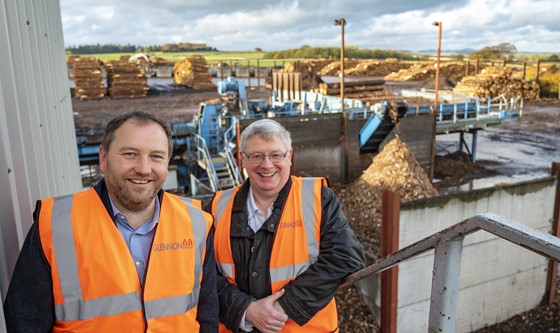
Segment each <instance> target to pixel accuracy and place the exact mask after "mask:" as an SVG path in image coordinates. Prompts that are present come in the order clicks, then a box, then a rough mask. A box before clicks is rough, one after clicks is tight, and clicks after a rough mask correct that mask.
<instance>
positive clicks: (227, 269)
mask: <svg viewBox="0 0 560 333" xmlns="http://www.w3.org/2000/svg"><path fill="white" fill-rule="evenodd" d="M317 179H321V180H322V179H323V178H303V182H302V188H301V207H302V209H301V210H302V217H303V223H304V227H305V235H306V241H307V248H308V253H309V254H308V255H309V258H308V259H309V260H308V261H307V262H306V263H301V264H294V265H289V266H284V267H279V268H271V269H270V278H271V282H278V281H284V280H287V279H290V278H296V277H297V276H298V275H299V274H301V273H302V272H303V271H305V270H306V269H307V268H309V266H310V265H311V264H312V263H314V262H316V261H317V257H318V256H319V243H318V241H317V239H318V237H317V234H316V233H315V230H316V229H315V209H316V208H320V207H315V200H314V196H315V190H314V186H315V181H316V180H317ZM238 190H239V187H237V188H232V189H228V190H225V191H222V192H220V195H219V197H218V202H217V205H216V212H215V214H216V219H215V223H216V227H217V226H218V224H219V223H220V221H221V220H222V217H223V216H224V214H225V209H226V207H227V206H228V204H229V203H230V201H232V200H233V198H234V197H233V195H234V194H235V193H237V191H238ZM319 195H320V194H319ZM218 267H219V268H220V271H221V272H222V274H223V275H224V276H225V277H227V278H229V279H230V280H234V276H233V275H234V274H233V264H228V263H224V262H221V261H218Z"/></svg>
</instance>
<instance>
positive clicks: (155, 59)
mask: <svg viewBox="0 0 560 333" xmlns="http://www.w3.org/2000/svg"><path fill="white" fill-rule="evenodd" d="M150 62H151V63H152V65H153V66H169V61H167V60H165V59H164V58H160V57H156V56H152V57H151V58H150Z"/></svg>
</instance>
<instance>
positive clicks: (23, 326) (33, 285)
mask: <svg viewBox="0 0 560 333" xmlns="http://www.w3.org/2000/svg"><path fill="white" fill-rule="evenodd" d="M95 190H96V191H97V193H98V194H99V196H100V197H101V200H102V201H103V204H104V205H105V208H106V209H107V211H108V212H109V214H110V216H113V210H112V208H111V203H110V201H109V194H108V191H107V188H106V186H105V182H104V181H103V180H102V181H100V182H99V183H98V184H97V185H96V186H95ZM158 195H159V198H160V199H161V197H162V195H163V191H160V193H159V194H158ZM40 210H41V202H40V201H38V202H37V207H36V208H35V212H34V213H33V219H34V223H33V225H32V226H31V229H30V230H29V232H28V234H27V237H26V239H25V242H24V244H23V247H22V249H21V252H20V254H19V257H18V260H17V263H16V266H15V269H14V273H13V275H12V279H11V282H10V286H9V288H8V293H7V295H6V300H5V302H4V312H5V317H6V327H7V329H8V332H18V333H20V332H33V333H38V332H50V331H51V329H52V327H53V325H54V320H55V318H54V303H53V290H52V289H53V287H52V277H51V268H50V266H49V264H48V262H47V259H46V258H45V256H44V254H43V249H42V247H41V239H40V238H39V232H38V231H39V228H38V225H37V219H38V216H39V212H40ZM115 228H116V225H115ZM213 243H214V233H213V230H211V231H210V233H209V235H208V239H207V240H206V257H205V258H204V267H203V276H202V283H201V286H200V297H199V300H198V313H197V316H196V319H197V320H198V322H199V323H200V332H218V312H217V309H218V298H217V296H216V292H215V290H216V260H215V257H214V244H213Z"/></svg>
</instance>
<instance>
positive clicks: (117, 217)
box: [109, 197, 160, 285]
mask: <svg viewBox="0 0 560 333" xmlns="http://www.w3.org/2000/svg"><path fill="white" fill-rule="evenodd" d="M109 199H110V198H109ZM110 201H111V206H112V207H113V214H114V217H113V219H114V221H115V222H116V225H117V228H118V229H119V232H120V233H121V235H122V237H123V239H124V241H125V243H126V246H127V247H128V250H129V251H130V255H131V256H132V260H133V261H134V266H136V271H137V273H138V278H139V279H140V283H141V284H142V285H143V284H144V275H145V274H146V267H147V264H148V257H149V255H150V249H151V246H152V240H153V239H154V235H155V233H156V225H157V224H158V222H159V210H160V203H159V197H156V207H155V210H154V216H153V217H152V220H151V221H146V223H144V224H143V225H141V226H140V227H139V228H138V229H136V230H134V228H132V226H131V225H130V224H129V223H128V217H127V216H126V215H124V214H123V213H121V211H120V210H118V208H117V207H116V206H115V204H114V203H113V200H112V199H110Z"/></svg>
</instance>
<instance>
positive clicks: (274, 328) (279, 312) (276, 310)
mask: <svg viewBox="0 0 560 333" xmlns="http://www.w3.org/2000/svg"><path fill="white" fill-rule="evenodd" d="M282 295H284V289H281V290H279V291H277V292H275V293H274V294H272V295H270V296H268V297H265V298H262V299H259V300H258V301H254V302H252V303H251V304H249V306H248V307H247V320H248V321H249V322H250V323H251V324H253V326H255V327H256V328H258V329H259V331H261V332H263V333H274V332H280V330H281V329H282V328H283V327H284V324H285V323H286V320H288V316H287V315H286V313H285V312H284V309H282V307H281V306H280V304H279V303H278V302H277V300H278V299H279V298H280V297H282Z"/></svg>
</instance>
